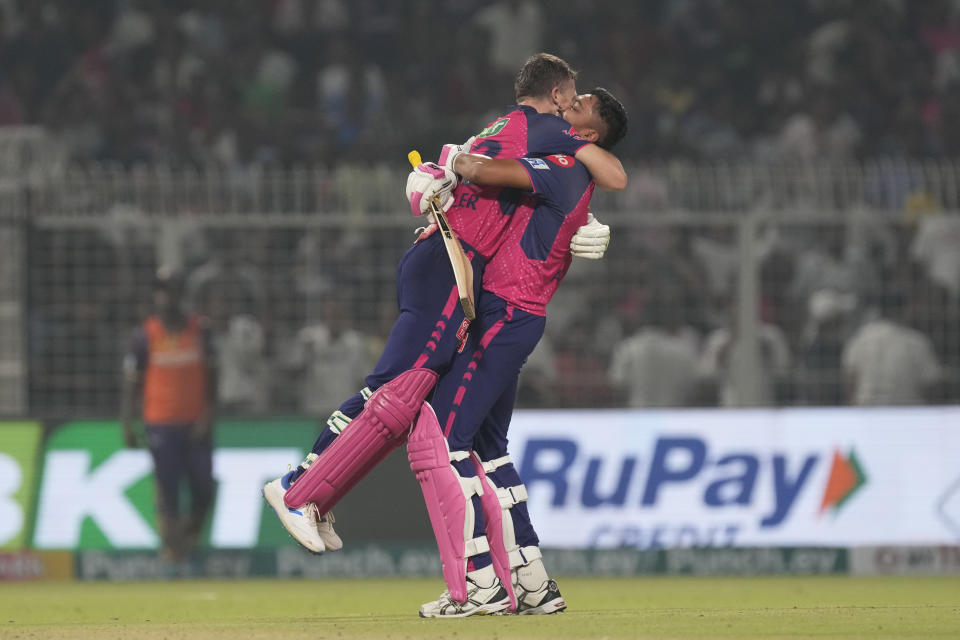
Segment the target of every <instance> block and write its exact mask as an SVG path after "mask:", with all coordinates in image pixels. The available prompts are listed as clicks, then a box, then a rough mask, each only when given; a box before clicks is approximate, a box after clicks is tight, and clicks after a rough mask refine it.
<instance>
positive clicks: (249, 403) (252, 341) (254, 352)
mask: <svg viewBox="0 0 960 640" xmlns="http://www.w3.org/2000/svg"><path fill="white" fill-rule="evenodd" d="M214 328H215V330H216V331H215V334H214V338H215V340H216V345H217V356H218V360H217V364H218V368H219V369H220V375H219V385H218V387H217V402H218V403H219V404H220V407H221V408H222V409H223V411H224V412H225V413H229V414H250V413H253V414H259V413H263V412H264V411H266V410H267V407H268V406H269V405H268V402H269V391H270V373H271V372H270V369H269V368H268V366H267V360H266V357H265V353H264V349H265V347H266V336H265V334H264V330H263V327H262V326H261V325H260V322H259V321H258V320H257V319H256V318H254V317H253V316H251V315H249V314H239V315H234V316H230V317H229V318H228V319H227V324H226V327H222V326H217V325H215V327H214Z"/></svg>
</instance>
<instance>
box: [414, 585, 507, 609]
mask: <svg viewBox="0 0 960 640" xmlns="http://www.w3.org/2000/svg"><path fill="white" fill-rule="evenodd" d="M509 607H510V596H509V595H507V590H506V589H504V588H503V585H502V584H501V583H500V579H499V578H494V579H493V584H491V585H490V586H489V587H481V586H480V585H478V584H477V583H476V582H474V581H473V580H471V579H470V578H467V601H466V602H464V603H463V604H461V603H459V602H457V601H455V600H454V599H453V598H451V597H450V590H449V589H448V590H446V591H444V592H443V593H442V594H441V595H440V599H439V600H434V601H433V602H428V603H426V604H425V605H423V606H422V607H420V617H421V618H466V617H467V616H485V615H490V614H495V613H499V612H501V611H505V610H506V609H508V608H509Z"/></svg>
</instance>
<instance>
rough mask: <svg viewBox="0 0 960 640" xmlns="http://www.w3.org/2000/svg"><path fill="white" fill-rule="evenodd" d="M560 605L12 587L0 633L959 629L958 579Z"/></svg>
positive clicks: (654, 591) (676, 592)
mask: <svg viewBox="0 0 960 640" xmlns="http://www.w3.org/2000/svg"><path fill="white" fill-rule="evenodd" d="M559 582H560V587H561V590H562V591H563V594H564V596H565V597H566V599H567V602H568V604H569V609H568V610H567V611H566V612H565V613H562V614H558V615H553V616H535V617H534V616H531V617H526V616H524V617H519V616H512V617H506V616H490V617H476V618H467V619H462V620H422V619H420V618H418V617H417V608H418V607H419V605H420V603H421V602H422V601H425V600H429V599H432V598H434V597H436V596H437V594H438V593H439V592H440V590H441V589H442V584H441V582H440V580H439V579H412V580H410V579H407V580H401V579H397V580H325V581H308V580H303V581H296V582H292V581H276V580H247V581H235V582H213V581H189V582H187V581H182V582H180V581H174V582H164V583H6V584H2V585H0V616H2V617H0V624H2V626H0V638H37V639H40V638H43V639H47V638H98V639H99V638H125V639H127V638H130V639H134V640H141V639H144V640H149V639H154V638H156V639H161V638H166V639H171V640H173V639H179V638H231V639H243V638H263V639H268V640H288V639H289V640H292V639H295V638H309V639H310V640H318V639H322V638H334V639H337V640H351V639H353V638H396V639H400V638H409V639H411V640H422V639H426V638H451V639H455V640H474V639H477V640H505V639H513V638H516V639H519V640H528V639H529V640H532V639H536V638H544V639H546V638H551V639H552V638H591V639H602V638H958V637H960V577H929V578H928V577H924V578H915V577H909V578H908V577H876V578H853V577H846V576H836V577H783V578H766V577H755V578H699V577H698V578H693V577H691V578H667V577H650V578H623V579H619V578H617V579H599V578H597V579H593V578H566V579H562V580H560V581H559Z"/></svg>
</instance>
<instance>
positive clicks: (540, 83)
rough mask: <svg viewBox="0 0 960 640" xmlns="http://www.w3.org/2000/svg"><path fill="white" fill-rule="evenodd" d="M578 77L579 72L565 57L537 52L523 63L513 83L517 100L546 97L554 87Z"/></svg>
mask: <svg viewBox="0 0 960 640" xmlns="http://www.w3.org/2000/svg"><path fill="white" fill-rule="evenodd" d="M576 79H577V72H576V71H574V70H573V68H572V67H571V66H570V65H569V64H567V62H566V60H564V59H563V58H558V57H557V56H555V55H553V54H550V53H535V54H533V55H532V56H530V57H529V58H527V61H526V62H524V63H523V66H522V67H521V68H520V72H519V73H518V74H517V79H516V80H515V81H514V83H513V93H514V96H515V97H516V100H517V102H520V101H521V100H523V99H524V98H545V97H547V96H549V95H550V92H551V91H553V88H554V87H559V86H560V85H562V84H563V83H565V82H573V81H575V80H576Z"/></svg>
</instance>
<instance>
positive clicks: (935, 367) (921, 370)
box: [843, 294, 943, 406]
mask: <svg viewBox="0 0 960 640" xmlns="http://www.w3.org/2000/svg"><path fill="white" fill-rule="evenodd" d="M882 301H883V305H882V315H881V316H880V317H878V318H875V319H873V320H870V321H868V322H866V323H865V324H864V325H863V326H862V327H860V328H859V329H858V330H857V332H856V333H854V334H853V336H852V337H851V338H850V340H849V341H848V342H847V343H846V345H844V348H843V373H844V377H845V383H846V393H847V401H848V402H849V404H855V405H861V406H873V405H913V404H923V403H925V402H929V401H931V400H932V399H934V395H935V390H936V387H937V384H938V383H939V382H940V381H941V379H942V377H943V371H942V369H941V366H940V363H939V362H938V359H937V356H936V354H935V353H934V349H933V343H932V342H931V341H930V338H928V337H927V336H925V335H924V334H922V333H920V332H919V331H917V330H916V329H914V328H912V327H911V326H909V324H908V321H907V320H906V318H907V317H908V316H909V314H910V305H909V304H908V303H906V301H905V300H904V299H902V298H901V297H900V296H895V295H890V294H888V295H887V296H884V298H883V300H882Z"/></svg>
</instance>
